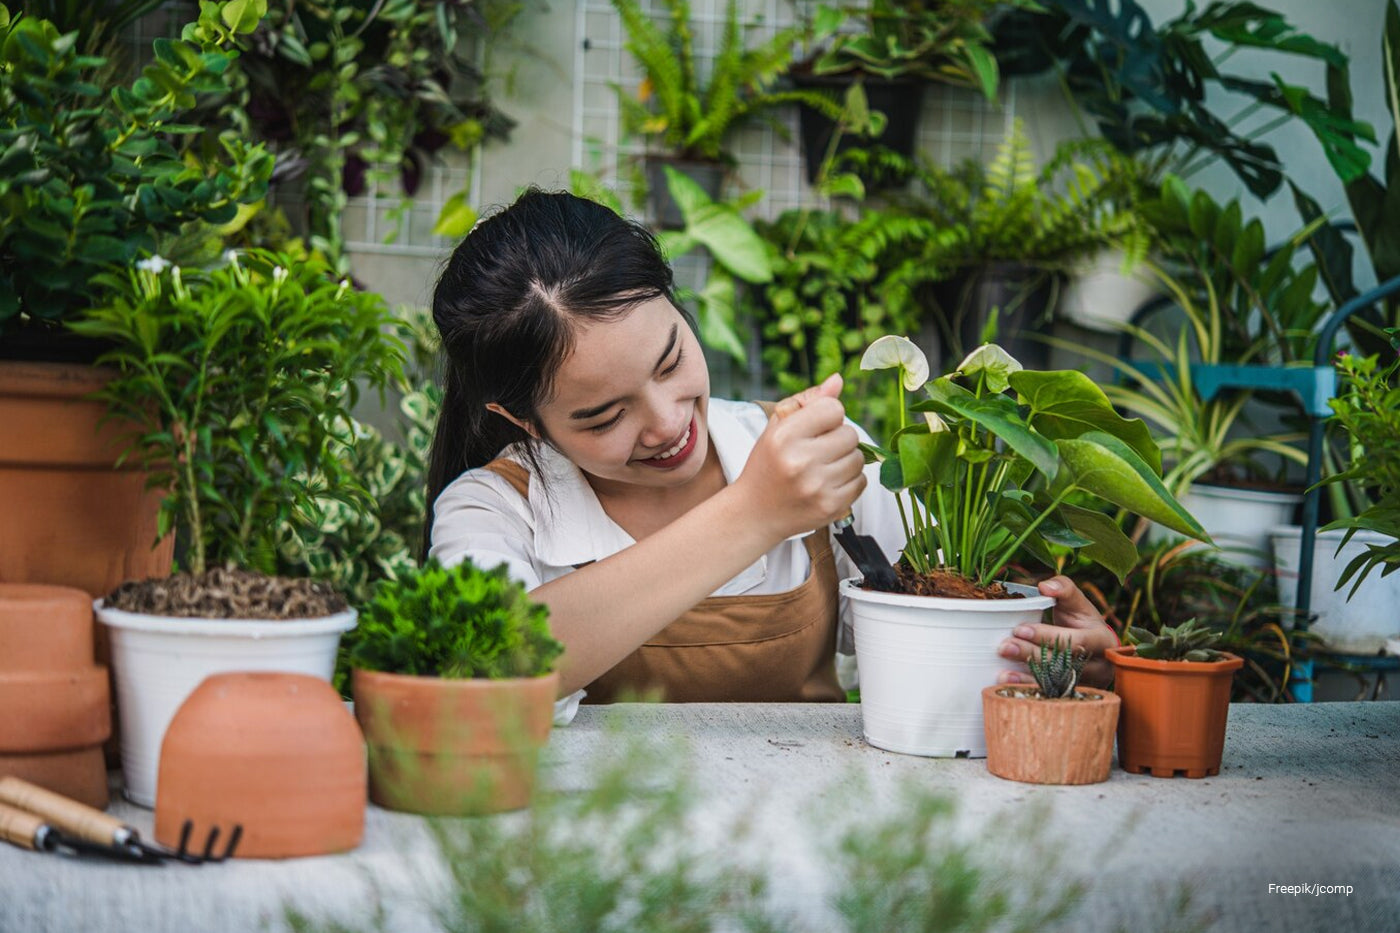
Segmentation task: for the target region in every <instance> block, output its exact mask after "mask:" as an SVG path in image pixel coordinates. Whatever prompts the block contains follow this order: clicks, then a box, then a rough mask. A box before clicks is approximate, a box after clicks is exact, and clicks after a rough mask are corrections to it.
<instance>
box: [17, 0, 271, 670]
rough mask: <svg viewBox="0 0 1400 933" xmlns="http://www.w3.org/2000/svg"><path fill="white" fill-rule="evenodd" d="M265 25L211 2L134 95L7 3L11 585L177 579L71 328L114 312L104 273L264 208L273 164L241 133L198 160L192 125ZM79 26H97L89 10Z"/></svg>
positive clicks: (91, 587) (155, 496)
mask: <svg viewBox="0 0 1400 933" xmlns="http://www.w3.org/2000/svg"><path fill="white" fill-rule="evenodd" d="M68 6H69V7H73V6H74V5H68ZM76 6H78V7H83V6H84V5H76ZM107 6H108V7H109V9H108V11H107V12H108V13H109V14H110V15H111V16H113V17H116V16H119V15H121V16H126V15H129V13H130V12H131V11H130V10H124V11H121V12H120V13H119V12H118V11H116V10H113V9H110V7H111V5H110V4H109V5H107ZM128 6H130V5H128ZM146 6H147V7H149V6H151V4H146ZM265 9H266V3H265V2H239V3H216V4H215V3H211V4H207V5H206V7H205V8H204V9H203V10H202V11H201V13H200V16H199V19H198V21H197V22H195V23H191V24H190V25H189V26H187V27H186V29H185V32H184V34H183V36H182V37H181V38H178V39H160V40H158V41H157V42H156V54H155V55H154V57H153V58H152V60H151V61H150V62H149V63H148V64H147V65H146V66H145V68H144V70H143V72H142V74H141V76H140V77H139V78H137V79H136V80H135V81H132V82H124V81H120V80H118V79H117V78H116V77H115V66H114V65H113V64H112V63H111V62H110V61H108V60H107V59H106V58H104V57H102V56H100V55H93V54H87V53H86V52H85V50H84V49H85V46H84V43H93V42H94V41H95V38H96V36H95V35H93V34H84V33H82V32H67V33H66V34H64V33H62V32H61V31H60V28H59V27H58V26H56V25H55V24H54V23H53V22H51V21H49V20H47V19H44V18H42V17H41V16H38V15H27V14H25V13H22V12H16V13H11V12H10V10H9V9H8V8H7V7H5V6H3V5H0V47H3V49H4V67H2V68H0V152H3V153H4V155H3V158H0V203H3V204H4V205H5V207H4V210H3V211H0V424H2V425H4V429H5V440H4V443H3V444H0V515H4V516H5V524H6V527H5V534H4V535H0V579H3V580H6V581H10V582H25V581H28V582H34V583H48V584H61V585H66V586H75V587H78V588H81V589H84V590H86V591H87V592H89V593H91V594H93V595H94V596H96V595H100V594H102V593H105V592H107V591H108V590H110V589H111V588H112V587H113V586H116V585H117V584H118V583H120V582H121V581H122V580H124V579H128V578H131V577H144V576H150V575H162V574H165V573H168V572H169V569H170V561H171V549H172V547H173V543H174V542H173V540H172V539H170V538H169V537H168V536H166V535H164V534H158V533H157V531H158V528H157V521H156V513H157V509H158V508H159V501H160V497H161V487H160V486H159V485H152V484H149V483H148V482H147V480H148V478H149V477H148V476H147V474H145V473H143V472H142V471H141V470H140V469H139V464H136V463H132V462H128V463H126V464H122V465H119V464H118V461H119V458H120V455H121V452H122V448H121V446H120V444H119V443H118V442H117V441H118V436H119V435H120V434H121V433H122V431H123V430H124V429H126V428H130V427H131V424H130V423H127V424H126V425H122V424H118V423H106V424H103V423H102V422H103V419H104V416H105V414H106V408H105V407H104V405H103V404H102V403H101V402H97V401H92V400H91V399H90V396H91V394H92V393H94V392H96V391H97V390H99V389H100V388H101V387H102V386H103V385H104V384H105V382H106V380H107V379H108V378H110V376H111V372H110V371H108V370H105V369H99V368H95V367H93V366H92V365H91V364H92V362H93V360H94V359H95V358H96V357H97V356H98V355H99V354H100V353H101V351H102V349H103V347H102V346H101V345H100V344H95V343H93V342H91V341H88V340H84V339H81V338H78V337H75V336H74V335H73V334H72V333H70V332H69V331H68V330H67V329H66V327H65V326H64V325H65V324H66V323H68V322H71V321H75V320H81V319H82V318H83V317H84V315H85V314H86V312H87V311H88V309H89V308H91V307H93V306H94V305H96V304H99V303H101V302H102V301H104V300H105V298H106V296H107V286H106V285H105V284H104V283H103V281H102V280H101V274H102V273H104V272H108V271H110V270H112V269H125V268H130V266H131V265H132V264H133V263H135V262H136V261H138V260H139V259H140V258H141V257H143V256H144V255H146V254H148V253H149V252H152V251H154V250H156V249H157V248H158V246H159V245H160V244H161V243H162V241H164V240H168V239H170V238H174V237H176V236H177V235H190V234H198V233H200V232H204V233H207V232H208V231H209V230H212V229H213V227H214V225H217V224H222V223H226V222H228V221H230V220H232V219H233V218H234V217H235V215H236V214H237V213H238V210H239V208H240V205H244V204H248V203H250V202H253V201H256V200H257V199H258V198H261V197H262V196H263V192H264V191H265V190H266V186H267V177H268V174H269V172H270V171H271V168H272V159H271V157H270V156H269V155H268V154H267V153H266V152H263V151H262V150H261V149H260V148H259V147H256V146H251V145H249V144H247V143H246V142H245V141H244V140H243V139H241V138H240V137H239V136H238V135H237V134H235V133H232V132H229V133H225V134H223V135H220V136H218V137H217V138H211V139H208V140H207V141H206V142H207V143H208V146H207V147H201V146H200V145H196V144H191V143H190V140H191V139H192V138H198V137H197V136H195V135H194V134H193V133H192V132H191V131H190V129H189V127H188V126H184V125H182V124H187V123H189V117H188V114H189V112H190V111H191V109H192V108H193V107H194V105H195V104H196V103H197V102H198V101H200V100H204V99H207V98H209V97H211V96H213V95H217V94H220V93H222V92H224V90H225V86H224V84H223V80H222V75H223V73H224V72H225V70H226V69H227V67H228V66H229V64H230V63H231V61H232V60H233V59H234V57H235V56H236V55H237V52H236V51H235V50H234V48H233V46H234V42H235V40H236V37H237V36H238V35H240V34H246V33H248V32H250V31H251V30H252V29H253V27H254V26H255V25H256V23H257V20H258V17H259V16H260V15H261V11H263V10H265ZM66 12H67V14H68V15H69V17H71V18H72V19H74V20H76V22H75V23H74V25H80V24H81V23H82V22H83V21H84V13H83V10H82V9H68V10H67V11H66ZM87 19H89V20H90V19H91V17H87ZM88 25H89V26H94V25H95V26H101V25H102V24H101V23H100V22H99V23H96V24H93V23H91V22H89V23H88ZM210 153H214V155H212V156H210V155H209V154H210ZM160 530H161V531H162V532H163V531H168V526H165V527H163V528H161V529H160ZM158 540H159V541H160V544H159V546H156V544H157V541H158ZM99 647H100V645H99Z"/></svg>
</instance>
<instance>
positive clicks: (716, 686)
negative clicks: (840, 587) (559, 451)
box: [486, 460, 846, 703]
mask: <svg viewBox="0 0 1400 933" xmlns="http://www.w3.org/2000/svg"><path fill="white" fill-rule="evenodd" d="M486 469H488V470H491V471H492V472H493V473H496V474H497V475H498V476H501V477H502V478H504V479H505V480H506V481H507V482H508V483H510V484H511V486H513V487H514V488H515V489H516V491H517V492H519V493H520V494H521V495H522V496H526V497H528V495H529V488H530V486H529V483H530V474H529V473H528V472H526V470H525V468H524V467H522V466H521V465H520V464H518V463H515V462H514V461H511V460H493V461H491V462H490V463H488V464H486ZM802 543H803V544H804V545H805V546H806V548H807V556H808V557H809V558H810V559H811V565H812V567H811V572H810V573H809V574H808V575H807V579H806V580H804V581H803V582H802V583H801V584H800V585H799V586H797V587H796V588H795V589H791V590H788V591H786V592H783V593H767V594H762V595H757V596H711V597H709V598H707V599H703V600H701V601H700V602H699V603H698V604H696V606H695V607H694V608H693V609H691V610H690V611H689V612H687V613H685V614H684V615H682V616H681V617H680V618H678V619H676V620H675V621H674V622H672V623H671V624H670V625H668V626H666V627H665V628H664V629H662V630H661V631H660V632H657V633H656V634H655V635H654V636H652V638H651V640H649V641H647V642H646V643H645V644H643V645H642V646H641V647H640V648H638V649H637V650H636V651H633V652H632V653H631V654H629V655H628V656H627V657H625V658H623V659H622V660H621V661H620V662H618V664H617V665H616V666H615V667H614V668H613V669H612V670H610V671H608V672H607V673H606V674H604V675H603V676H601V677H599V678H598V679H597V680H595V681H593V683H591V684H589V685H588V687H587V696H586V697H585V699H584V702H585V703H610V702H612V701H613V700H615V699H620V698H621V699H625V698H628V697H640V696H659V697H660V698H661V699H662V700H668V701H671V702H679V703H695V702H783V701H792V702H808V703H810V702H840V701H842V700H844V699H845V698H846V694H845V691H844V690H842V689H841V686H840V684H838V683H837V681H836V625H837V605H838V604H837V596H836V561H835V560H834V559H833V557H832V554H831V536H830V535H829V534H828V533H827V530H826V528H819V529H818V530H816V531H814V532H812V533H811V534H809V535H807V537H806V538H804V539H803V542H802Z"/></svg>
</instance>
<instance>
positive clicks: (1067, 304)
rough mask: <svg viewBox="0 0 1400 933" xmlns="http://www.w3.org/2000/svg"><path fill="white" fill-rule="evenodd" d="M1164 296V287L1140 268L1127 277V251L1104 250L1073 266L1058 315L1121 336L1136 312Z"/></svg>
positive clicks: (1057, 309)
mask: <svg viewBox="0 0 1400 933" xmlns="http://www.w3.org/2000/svg"><path fill="white" fill-rule="evenodd" d="M1161 292H1162V286H1161V283H1159V282H1158V281H1157V279H1156V278H1155V277H1154V276H1153V275H1152V273H1151V272H1149V271H1148V269H1147V267H1146V266H1144V265H1141V264H1139V265H1138V266H1137V267H1136V268H1134V269H1133V270H1132V271H1131V272H1130V273H1128V274H1127V275H1124V274H1123V251H1122V250H1121V249H1106V250H1100V251H1099V252H1097V253H1091V254H1090V255H1089V256H1086V257H1085V258H1084V259H1083V260H1081V261H1079V262H1077V263H1075V264H1073V265H1072V266H1071V267H1070V270H1069V282H1068V284H1067V285H1066V286H1065V289H1064V291H1063V292H1061V294H1060V301H1059V304H1058V305H1057V306H1056V313H1057V314H1058V315H1060V316H1061V317H1063V318H1064V319H1065V320H1068V321H1073V322H1074V323H1075V324H1078V325H1079V326H1081V327H1088V328H1090V329H1092V330H1102V331H1108V332H1110V333H1118V332H1119V331H1121V330H1122V329H1123V325H1124V324H1126V323H1128V322H1129V321H1130V320H1132V316H1133V312H1135V311H1137V310H1138V309H1139V308H1141V307H1142V306H1143V305H1145V304H1147V303H1148V302H1149V301H1151V300H1152V299H1153V298H1154V297H1156V296H1157V295H1158V294H1160V293H1161Z"/></svg>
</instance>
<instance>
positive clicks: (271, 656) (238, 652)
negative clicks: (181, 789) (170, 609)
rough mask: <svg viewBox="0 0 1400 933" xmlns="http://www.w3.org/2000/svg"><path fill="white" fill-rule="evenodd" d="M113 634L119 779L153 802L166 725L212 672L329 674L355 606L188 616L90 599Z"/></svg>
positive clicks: (139, 799)
mask: <svg viewBox="0 0 1400 933" xmlns="http://www.w3.org/2000/svg"><path fill="white" fill-rule="evenodd" d="M94 609H95V610H96V612H97V618H98V619H99V620H101V621H102V623H103V624H104V625H106V626H107V628H108V633H109V635H110V637H111V653H112V666H113V670H114V672H115V675H116V681H117V711H118V713H119V715H120V719H121V755H122V779H123V783H124V784H125V794H126V796H127V798H128V799H130V800H131V801H132V802H134V803H138V804H140V805H141V806H143V807H154V806H155V802H156V768H157V765H158V763H159V761H160V744H161V742H162V740H164V738H165V730H166V727H168V726H169V725H170V720H171V719H173V718H174V717H175V712H176V711H177V710H178V709H179V708H180V704H182V703H184V702H185V700H186V698H187V697H189V695H190V694H191V693H193V692H194V689H195V688H196V687H198V686H199V685H200V683H202V682H203V681H204V678H206V677H208V676H209V675H210V674H223V673H228V672H231V671H289V672H292V673H300V674H311V675H312V676H315V677H319V678H321V679H322V680H326V681H329V680H330V679H331V675H332V674H333V673H334V672H335V657H336V649H337V648H338V646H339V644H340V636H341V634H342V633H344V632H347V631H349V630H350V629H352V628H354V627H355V619H356V616H357V613H356V612H355V610H353V609H347V610H346V611H344V612H338V613H336V614H335V615H330V616H324V617H321V618H316V619H291V620H285V621H274V620H269V619H186V618H173V617H170V616H152V615H145V614H142V613H137V612H123V611H121V610H118V609H109V608H107V607H106V606H104V605H103V602H102V600H98V601H97V602H96V603H94Z"/></svg>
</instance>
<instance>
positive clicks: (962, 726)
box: [841, 337, 1206, 757]
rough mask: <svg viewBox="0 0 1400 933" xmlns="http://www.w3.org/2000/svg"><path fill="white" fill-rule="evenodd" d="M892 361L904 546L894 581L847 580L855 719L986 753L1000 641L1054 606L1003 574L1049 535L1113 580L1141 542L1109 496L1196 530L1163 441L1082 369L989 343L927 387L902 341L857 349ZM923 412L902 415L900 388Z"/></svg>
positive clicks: (889, 447) (903, 742)
mask: <svg viewBox="0 0 1400 933" xmlns="http://www.w3.org/2000/svg"><path fill="white" fill-rule="evenodd" d="M861 366H862V368H865V369H896V370H898V376H899V379H898V393H899V397H900V405H899V407H898V411H899V412H900V417H901V424H900V427H899V429H898V430H897V431H895V433H894V435H893V436H892V437H890V438H889V440H888V442H887V444H886V446H885V447H883V448H870V449H868V450H867V455H868V456H870V457H872V458H874V459H876V460H879V461H881V463H882V466H881V471H880V480H881V483H882V484H883V485H884V486H886V487H887V488H889V489H891V490H893V491H894V492H895V494H896V496H897V497H898V498H899V500H900V505H901V514H902V516H903V517H904V519H905V533H906V535H907V543H906V545H905V547H904V551H903V553H902V555H901V557H900V561H899V564H898V567H897V570H898V572H899V576H900V580H901V584H902V589H903V592H897V593H881V592H875V591H872V590H867V589H865V588H864V587H862V586H861V585H860V581H858V580H854V579H853V580H845V581H843V582H842V584H841V592H842V594H843V595H845V596H846V597H847V598H848V599H849V600H850V602H851V606H852V614H853V618H854V621H855V641H856V658H857V661H858V663H859V666H860V672H861V717H862V723H863V729H864V732H865V737H866V739H867V741H869V742H870V743H871V744H872V745H876V746H879V747H881V748H886V749H889V750H891V751H898V752H906V753H909V754H917V755H934V756H948V757H951V756H960V757H961V756H970V757H983V756H985V754H986V740H985V736H984V732H983V720H982V704H981V695H980V691H981V689H982V688H983V687H984V686H986V685H987V684H989V683H992V682H994V681H995V680H996V676H997V674H998V672H999V671H1001V670H1004V669H1010V668H1011V667H1012V666H1013V665H1012V663H1011V662H1009V661H1005V660H1003V659H1001V658H1000V657H998V655H997V651H996V646H997V644H998V643H999V642H1000V641H1001V639H1003V638H1005V637H1006V633H1007V632H1009V631H1011V630H1012V629H1013V628H1015V627H1016V626H1017V625H1020V624H1032V623H1035V622H1038V621H1039V620H1040V618H1041V614H1042V613H1043V612H1044V610H1046V609H1049V608H1050V607H1051V606H1052V605H1053V602H1054V601H1053V600H1052V599H1050V598H1049V597H1045V596H1039V595H1038V594H1037V593H1036V590H1035V589H1034V588H1032V587H1027V586H1018V585H1016V584H1011V583H1006V582H1004V581H1003V580H1002V577H1003V576H1004V575H1005V571H1006V568H1007V565H1008V564H1009V563H1010V561H1011V560H1012V558H1013V557H1016V556H1017V555H1018V554H1020V553H1022V552H1023V551H1024V552H1025V553H1028V554H1030V555H1032V556H1034V557H1036V558H1038V559H1040V560H1042V561H1043V562H1045V563H1046V564H1047V565H1050V566H1053V560H1054V558H1053V556H1052V554H1051V552H1050V550H1049V545H1051V544H1056V545H1060V546H1065V547H1069V548H1071V549H1076V550H1079V551H1080V553H1081V554H1083V556H1085V557H1086V558H1088V559H1090V560H1092V561H1094V562H1095V563H1099V564H1102V565H1104V566H1106V567H1108V568H1109V569H1111V570H1113V571H1114V573H1115V574H1116V575H1118V576H1119V577H1120V578H1121V577H1122V575H1123V574H1125V573H1127V572H1128V571H1129V570H1130V569H1132V567H1133V566H1134V565H1135V564H1136V562H1137V549H1136V547H1134V545H1133V543H1132V542H1131V541H1130V540H1129V539H1128V537H1127V536H1126V535H1124V533H1123V532H1122V530H1121V529H1120V528H1119V527H1118V525H1117V524H1116V523H1115V522H1114V521H1113V519H1111V518H1110V517H1109V516H1107V515H1105V514H1103V513H1101V512H1099V511H1096V510H1095V509H1093V508H1089V507H1086V505H1087V504H1092V503H1096V502H1102V503H1109V504H1112V505H1115V506H1118V507H1120V508H1122V509H1126V510H1127V511H1128V512H1131V513H1134V514H1137V515H1142V516H1146V517H1148V518H1151V519H1152V520H1154V521H1158V522H1161V523H1162V524H1164V525H1167V526H1168V527H1170V528H1172V529H1174V530H1176V531H1179V532H1180V533H1182V534H1185V535H1189V536H1191V537H1194V538H1200V539H1205V538H1206V534H1205V532H1204V531H1203V530H1202V529H1201V526H1200V524H1199V523H1197V521H1196V520H1195V519H1194V518H1192V517H1191V515H1190V514H1189V513H1187V512H1186V510H1185V509H1183V508H1182V507H1181V506H1180V504H1178V503H1177V501H1176V499H1175V498H1174V497H1173V496H1172V494H1171V493H1170V492H1168V490H1167V489H1166V487H1165V486H1163V485H1162V481H1161V478H1160V477H1161V466H1160V464H1161V454H1160V452H1159V451H1158V449H1157V445H1156V444H1155V443H1154V442H1153V440H1152V438H1151V436H1150V435H1149V434H1148V431H1147V427H1146V425H1144V424H1143V423H1142V422H1141V421H1137V420H1131V421H1130V420H1127V419H1124V418H1123V417H1122V416H1120V415H1119V414H1118V413H1117V412H1116V411H1114V409H1113V406H1112V405H1111V404H1110V403H1109V401H1108V398H1107V397H1106V396H1105V395H1104V394H1103V392H1102V391H1101V390H1100V389H1099V387H1098V386H1097V385H1095V384H1094V382H1093V381H1092V380H1090V379H1089V377H1088V376H1086V375H1084V374H1083V373H1080V372H1075V371H1069V370H1065V371H1055V372H1034V371H1031V370H1026V369H1023V368H1022V367H1021V365H1020V364H1019V363H1017V362H1016V361H1015V360H1014V359H1012V358H1011V357H1010V356H1009V355H1008V354H1007V353H1006V352H1005V351H1004V350H1002V349H1001V348H1000V347H997V346H994V345H985V346H982V347H979V348H978V349H976V350H974V351H973V352H972V353H971V354H969V355H968V357H967V358H966V359H965V360H963V361H962V363H961V364H960V365H959V366H958V367H957V369H956V370H954V371H953V372H951V373H949V374H948V375H945V376H940V377H939V378H937V379H934V380H933V381H931V382H928V383H927V384H925V379H926V378H927V375H928V363H927V361H926V360H925V359H924V357H923V354H922V353H920V352H919V350H918V348H917V347H915V346H914V345H913V344H912V343H911V342H909V341H908V340H906V339H905V338H902V337H882V338H880V339H879V340H877V341H875V343H873V344H871V346H870V348H869V350H867V351H866V354H865V357H864V359H863V360H862V361H861ZM909 391H921V392H922V394H923V395H924V396H926V397H925V398H923V399H921V400H920V401H918V402H917V403H915V404H914V405H913V409H914V410H915V411H918V412H921V413H923V414H924V420H923V421H922V422H920V423H913V424H911V423H908V422H907V421H906V420H905V415H904V412H905V405H904V393H905V392H909Z"/></svg>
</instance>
